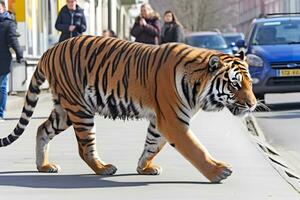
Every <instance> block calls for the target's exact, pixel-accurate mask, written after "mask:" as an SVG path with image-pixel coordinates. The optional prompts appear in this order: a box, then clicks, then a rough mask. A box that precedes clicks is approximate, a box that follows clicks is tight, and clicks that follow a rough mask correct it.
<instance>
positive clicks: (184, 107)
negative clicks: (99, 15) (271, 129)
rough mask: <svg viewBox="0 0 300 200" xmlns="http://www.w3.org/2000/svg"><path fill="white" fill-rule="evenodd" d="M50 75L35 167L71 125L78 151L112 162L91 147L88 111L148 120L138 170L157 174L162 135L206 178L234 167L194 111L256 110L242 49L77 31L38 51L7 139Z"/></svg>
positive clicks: (97, 161) (42, 168) (107, 171)
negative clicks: (206, 137)
mask: <svg viewBox="0 0 300 200" xmlns="http://www.w3.org/2000/svg"><path fill="white" fill-rule="evenodd" d="M46 80H47V81H48V83H49V88H50V91H51V94H52V98H53V110H52V111H51V114H50V116H49V117H48V119H47V120H46V121H44V122H43V123H42V124H41V125H40V126H39V127H38V130H37V135H36V167H37V170H38V171H39V172H47V173H57V172H58V171H59V170H60V167H59V165H57V164H55V163H51V162H49V160H48V149H49V142H50V140H52V139H53V138H54V137H55V136H56V135H58V134H59V133H61V132H63V131H64V130H66V129H67V128H68V127H70V126H72V127H73V129H74V132H75V135H76V139H77V143H78V151H79V155H80V157H81V159H82V160H83V161H85V163H86V164H87V165H88V166H89V167H90V168H91V169H92V170H93V171H94V172H95V174H97V175H113V174H115V173H116V171H117V168H116V167H115V166H114V165H113V164H109V163H106V162H104V161H102V160H101V158H100V157H99V155H98V152H97V147H96V136H95V134H96V129H95V122H94V117H95V115H96V114H97V115H100V116H104V117H108V118H111V119H113V120H115V119H123V120H131V119H132V120H134V119H146V120H148V121H149V126H148V129H147V135H146V140H145V145H144V149H143V151H142V154H141V156H140V158H139V160H138V163H137V169H136V171H137V173H138V174H142V175H158V174H160V173H161V172H162V168H161V167H160V166H159V165H157V164H154V162H153V159H154V158H155V157H156V155H157V154H158V153H159V152H160V150H161V149H162V148H163V147H164V145H165V144H166V143H167V142H168V143H169V144H170V145H171V146H172V147H174V148H175V149H176V150H177V151H178V152H179V153H180V154H182V155H183V156H184V158H185V159H187V160H188V161H189V162H190V163H191V164H192V165H193V166H194V167H195V168H197V169H198V170H199V171H200V172H201V173H202V174H203V175H204V176H205V177H206V178H207V179H208V180H209V181H210V182H214V183H218V182H221V181H222V180H223V179H226V178H227V177H228V176H230V175H231V173H232V167H231V166H230V164H228V163H226V162H222V161H218V160H217V159H215V158H213V157H212V156H211V155H210V154H209V152H208V150H207V149H206V148H205V147H204V146H203V145H202V144H201V142H200V141H199V139H198V138H197V137H196V136H195V135H194V133H193V132H192V130H191V129H190V123H191V119H192V117H193V116H194V115H195V114H196V113H197V112H198V111H199V110H202V111H220V110H222V109H223V108H225V107H227V108H228V109H229V110H230V111H231V112H232V113H233V115H236V116H244V115H247V114H249V113H251V112H252V111H254V110H255V107H256V104H257V101H256V98H255V96H254V94H253V92H252V79H251V76H250V74H249V70H248V64H247V62H246V56H245V53H243V52H240V53H239V54H238V55H229V54H224V53H222V52H219V51H216V50H209V49H204V48H196V47H191V46H189V45H186V44H183V43H168V44H164V45H147V44H142V43H136V42H130V41H126V40H122V39H117V38H111V37H106V38H105V37H101V36H88V35H86V36H79V37H74V38H71V39H69V40H66V41H64V42H61V43H58V44H56V45H55V46H53V47H52V48H50V49H48V50H47V51H46V52H45V53H44V54H43V55H42V56H41V58H40V60H39V62H38V64H37V67H36V69H35V71H34V73H33V76H32V78H31V81H30V84H29V87H28V90H27V92H26V95H25V101H24V106H23V110H22V113H21V117H20V119H19V121H18V123H17V125H16V127H15V128H14V130H13V131H12V132H11V133H10V134H9V135H8V136H7V137H5V138H1V139H0V146H1V147H4V146H7V145H10V144H11V143H13V142H14V141H15V140H17V139H18V138H19V137H20V136H21V135H22V133H23V132H24V130H25V128H26V126H27V125H28V123H29V121H30V118H31V116H32V114H33V111H34V108H35V107H36V104H37V102H38V95H39V94H40V92H41V85H42V83H44V82H45V81H46Z"/></svg>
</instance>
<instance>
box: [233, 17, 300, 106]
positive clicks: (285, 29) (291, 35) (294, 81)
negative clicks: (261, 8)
mask: <svg viewBox="0 0 300 200" xmlns="http://www.w3.org/2000/svg"><path fill="white" fill-rule="evenodd" d="M237 46H239V47H246V49H247V52H246V54H247V59H248V63H249V71H250V74H251V76H252V79H253V90H254V93H255V94H256V96H257V98H258V99H261V100H264V95H265V94H266V93H287V92H300V15H294V14H293V15H292V14H269V15H265V16H262V17H260V18H258V19H255V20H254V21H253V22H252V25H251V29H250V32H249V37H248V38H247V40H246V42H245V41H244V40H239V41H238V42H237Z"/></svg>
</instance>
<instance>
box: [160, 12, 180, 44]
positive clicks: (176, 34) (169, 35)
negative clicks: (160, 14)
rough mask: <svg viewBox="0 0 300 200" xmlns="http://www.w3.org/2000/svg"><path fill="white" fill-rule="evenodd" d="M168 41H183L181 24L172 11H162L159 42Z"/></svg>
mask: <svg viewBox="0 0 300 200" xmlns="http://www.w3.org/2000/svg"><path fill="white" fill-rule="evenodd" d="M168 42H184V31H183V26H182V25H181V24H180V22H179V21H178V20H177V17H176V15H175V13H174V12H172V11H170V10H167V11H166V12H165V13H164V25H163V27H162V32H161V44H164V43H168Z"/></svg>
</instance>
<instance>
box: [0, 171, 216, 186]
mask: <svg viewBox="0 0 300 200" xmlns="http://www.w3.org/2000/svg"><path fill="white" fill-rule="evenodd" d="M18 173H20V175H9V174H18ZM26 173H29V174H30V175H29V174H28V175H27V174H26ZM32 173H36V174H32ZM4 174H6V175H4ZM121 176H122V177H125V176H128V177H132V176H137V177H138V176H139V177H140V176H141V175H138V174H117V175H113V176H97V175H88V174H81V175H57V174H56V175H54V174H47V175H46V174H43V173H38V172H36V171H7V172H0V186H16V187H29V188H56V189H74V188H110V187H111V188H113V187H137V186H147V185H151V184H217V183H210V182H197V181H134V180H133V181H127V182H119V181H113V180H107V178H114V177H116V178H117V177H121Z"/></svg>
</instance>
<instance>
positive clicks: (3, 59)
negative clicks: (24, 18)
mask: <svg viewBox="0 0 300 200" xmlns="http://www.w3.org/2000/svg"><path fill="white" fill-rule="evenodd" d="M10 47H11V48H13V49H14V51H15V53H16V56H17V60H20V59H22V58H23V51H22V49H21V48H20V45H19V42H18V39H17V32H16V24H15V22H14V21H13V20H12V17H11V15H10V14H9V13H8V12H5V13H3V14H0V75H3V74H8V73H9V72H10V66H11V60H12V56H11V53H10V51H9V49H10Z"/></svg>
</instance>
